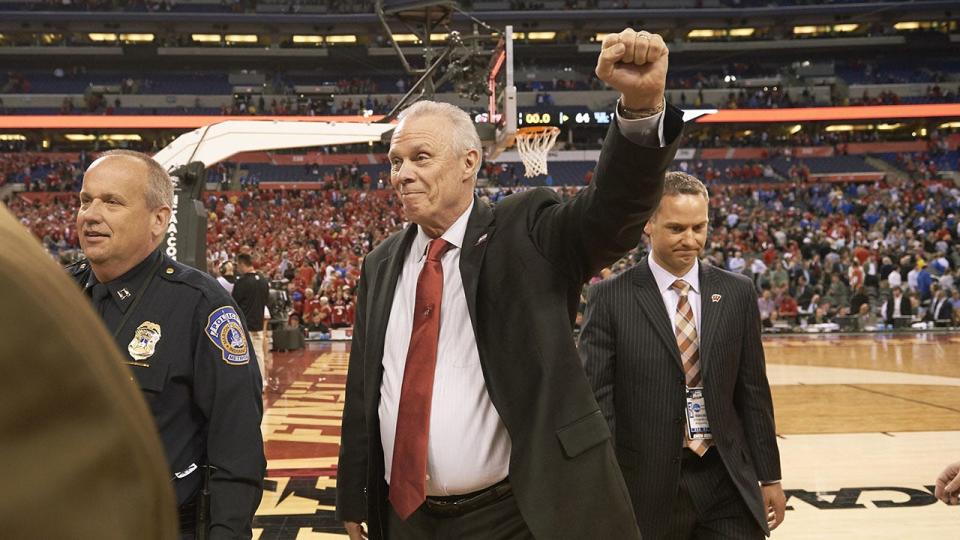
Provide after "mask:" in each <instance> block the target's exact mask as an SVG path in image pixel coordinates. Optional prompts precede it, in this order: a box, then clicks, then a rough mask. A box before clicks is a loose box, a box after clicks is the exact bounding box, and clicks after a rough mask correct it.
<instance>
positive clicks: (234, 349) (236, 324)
mask: <svg viewBox="0 0 960 540" xmlns="http://www.w3.org/2000/svg"><path fill="white" fill-rule="evenodd" d="M206 334H207V337H208V338H210V341H212V342H213V344H214V345H216V346H217V348H218V349H220V352H221V353H222V356H223V361H224V362H226V363H228V364H230V365H231V366H240V365H243V364H246V363H248V362H249V361H250V348H249V347H248V346H247V335H246V334H245V333H244V331H243V325H242V324H241V323H240V315H239V314H237V310H235V309H233V306H223V307H220V308H217V309H215V310H213V313H211V314H210V316H209V317H208V318H207V329H206Z"/></svg>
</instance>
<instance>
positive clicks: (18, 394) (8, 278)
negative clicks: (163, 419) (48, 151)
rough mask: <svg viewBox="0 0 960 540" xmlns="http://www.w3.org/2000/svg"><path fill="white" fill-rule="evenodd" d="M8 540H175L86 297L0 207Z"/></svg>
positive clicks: (155, 469)
mask: <svg viewBox="0 0 960 540" xmlns="http://www.w3.org/2000/svg"><path fill="white" fill-rule="evenodd" d="M0 299H2V300H0V304H2V306H3V307H2V309H0V395H3V406H2V407H0V441H3V442H2V443H0V463H3V464H4V467H5V471H4V483H5V484H6V485H7V486H10V488H13V489H14V490H15V492H11V493H9V494H7V495H6V496H4V500H3V503H0V524H2V531H3V532H2V533H0V536H3V537H4V538H98V539H108V540H113V539H116V540H129V539H131V538H137V539H143V540H168V539H170V540H172V539H174V538H177V537H178V535H177V516H176V510H175V504H174V502H175V500H174V497H173V490H172V489H171V486H170V475H169V470H168V469H167V464H166V459H165V458H164V455H163V447H162V446H161V445H160V439H159V438H158V437H157V433H156V425H155V424H154V422H153V419H152V418H151V417H150V411H149V410H148V409H147V404H146V403H145V402H144V400H143V395H142V394H141V392H140V389H139V388H137V387H136V385H134V383H133V382H132V381H133V376H132V374H131V373H130V370H129V369H128V368H127V366H125V365H124V364H123V358H122V357H121V356H120V351H118V350H117V346H116V344H115V342H114V340H113V337H111V336H110V334H109V333H107V329H106V328H105V327H104V326H103V323H102V322H100V317H99V316H97V314H96V312H94V310H93V308H91V307H90V302H89V300H88V299H86V298H84V296H83V294H82V293H81V292H80V291H79V290H77V287H76V286H75V285H74V284H73V283H71V282H70V278H69V277H67V273H66V272H64V270H63V269H62V268H59V267H57V265H56V264H54V262H53V261H52V260H51V259H50V256H49V255H47V253H45V252H44V250H43V248H42V247H40V243H39V242H37V240H36V238H33V237H32V236H31V235H30V233H29V231H27V229H25V228H24V227H22V226H21V225H20V224H19V223H18V222H17V220H16V218H14V217H13V216H12V215H11V214H10V213H9V212H8V211H7V209H6V207H5V206H4V205H3V204H0Z"/></svg>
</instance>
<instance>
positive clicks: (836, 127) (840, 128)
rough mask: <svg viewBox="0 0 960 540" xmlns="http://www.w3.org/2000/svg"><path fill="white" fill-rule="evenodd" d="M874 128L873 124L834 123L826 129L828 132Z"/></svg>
mask: <svg viewBox="0 0 960 540" xmlns="http://www.w3.org/2000/svg"><path fill="white" fill-rule="evenodd" d="M871 129H874V125H873V124H858V125H853V124H834V125H832V126H827V127H826V131H828V132H831V133H832V132H837V131H868V130H871Z"/></svg>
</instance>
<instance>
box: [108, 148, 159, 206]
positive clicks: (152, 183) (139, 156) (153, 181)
mask: <svg viewBox="0 0 960 540" xmlns="http://www.w3.org/2000/svg"><path fill="white" fill-rule="evenodd" d="M111 156H121V157H127V158H132V159H135V160H137V161H139V162H140V163H142V164H143V165H144V166H145V167H146V168H147V188H146V190H145V191H144V197H145V199H146V202H147V207H148V208H149V209H150V210H156V209H157V208H160V207H161V206H167V207H170V208H173V180H171V179H170V175H169V174H167V171H165V170H163V167H162V166H160V164H159V163H157V162H156V161H155V160H154V159H153V158H152V157H150V156H148V155H147V154H144V153H142V152H134V151H133V150H108V151H106V152H104V153H102V154H100V158H105V157H111ZM98 159H99V158H98Z"/></svg>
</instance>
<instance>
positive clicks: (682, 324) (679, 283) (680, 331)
mask: <svg viewBox="0 0 960 540" xmlns="http://www.w3.org/2000/svg"><path fill="white" fill-rule="evenodd" d="M671 287H672V288H673V289H674V290H676V291H677V294H679V295H680V298H679V300H678V302H677V316H676V318H675V320H676V327H675V328H674V333H675V334H676V336H677V347H679V348H680V360H681V361H682V363H683V373H684V375H685V376H686V382H687V388H693V387H696V386H701V382H702V380H703V379H702V377H701V376H700V344H699V342H698V339H697V323H696V319H694V318H693V308H692V307H691V306H690V301H689V299H688V298H687V295H688V294H689V292H690V284H689V283H687V282H686V281H684V280H682V279H678V280H676V281H674V282H673V285H671ZM685 446H686V447H687V448H689V449H691V450H693V451H694V452H696V453H697V455H698V456H701V457H702V456H703V455H704V454H705V453H707V450H708V449H709V448H710V441H709V440H704V439H690V438H687V439H686V443H685Z"/></svg>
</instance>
